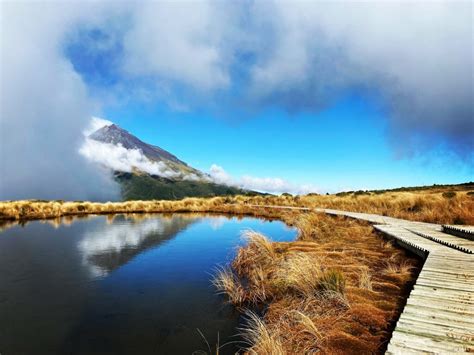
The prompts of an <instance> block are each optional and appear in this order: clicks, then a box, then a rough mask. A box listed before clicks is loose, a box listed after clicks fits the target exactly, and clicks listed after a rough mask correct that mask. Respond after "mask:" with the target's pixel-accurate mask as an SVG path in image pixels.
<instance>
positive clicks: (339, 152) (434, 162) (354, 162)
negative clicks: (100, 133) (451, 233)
mask: <svg viewBox="0 0 474 355" xmlns="http://www.w3.org/2000/svg"><path fill="white" fill-rule="evenodd" d="M104 113H105V116H106V118H107V119H110V120H112V121H113V122H115V123H117V124H119V125H120V126H121V127H123V128H125V129H127V130H128V131H130V132H131V133H133V134H135V135H136V136H138V137H140V138H141V139H142V140H144V141H146V142H149V143H152V144H156V145H159V146H161V147H162V148H164V149H167V150H169V151H170V152H173V153H174V154H176V155H177V156H178V157H180V158H181V159H183V160H185V161H186V162H188V163H189V164H190V165H192V166H195V167H196V168H198V169H201V170H204V171H207V170H209V167H210V166H211V165H212V164H218V165H220V166H222V167H223V168H224V169H225V170H226V171H227V172H229V173H230V174H231V175H233V176H241V175H252V176H259V177H281V178H284V179H286V180H288V181H291V182H293V183H295V184H312V185H314V186H316V187H318V188H319V189H321V191H323V192H325V191H330V192H333V191H341V190H351V189H373V188H388V187H398V186H413V185H429V184H434V183H438V184H440V183H458V182H466V181H470V180H472V179H473V175H472V170H470V168H469V167H468V166H467V165H465V164H464V163H463V162H462V161H459V162H457V161H454V162H453V160H452V159H450V158H451V157H450V156H449V153H447V152H445V151H443V150H440V151H437V152H429V154H427V155H425V156H421V157H420V156H411V157H403V158H397V157H396V156H395V153H394V151H393V149H392V147H391V146H390V143H389V140H388V137H387V134H388V132H387V127H386V124H385V122H386V117H384V114H383V112H380V111H379V110H377V108H374V107H373V105H371V104H370V102H367V100H365V99H364V98H363V97H351V98H346V99H344V100H341V101H340V102H338V103H336V104H335V105H334V106H332V107H330V108H329V109H327V110H324V111H323V112H319V113H305V114H291V113H288V112H286V111H284V110H281V109H280V110H279V109H273V108H268V109H264V110H262V112H260V113H258V114H257V115H256V117H253V116H252V117H250V118H245V117H242V118H241V119H239V120H234V119H232V120H228V119H226V117H225V112H224V113H222V114H220V115H215V114H213V113H212V112H206V111H199V112H192V111H191V112H176V111H173V110H170V109H169V108H167V107H163V106H159V107H154V106H150V105H130V106H127V107H121V106H120V107H114V108H110V109H108V110H106V111H105V112H104ZM453 167H456V168H455V169H453Z"/></svg>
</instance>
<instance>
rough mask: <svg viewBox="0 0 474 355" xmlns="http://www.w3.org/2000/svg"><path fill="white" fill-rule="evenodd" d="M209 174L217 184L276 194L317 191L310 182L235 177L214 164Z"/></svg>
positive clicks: (247, 176) (248, 176)
mask: <svg viewBox="0 0 474 355" xmlns="http://www.w3.org/2000/svg"><path fill="white" fill-rule="evenodd" d="M209 175H210V176H211V179H212V180H213V181H214V182H216V183H218V184H225V185H230V186H238V187H241V188H244V189H248V190H254V191H260V192H268V193H277V194H280V193H283V192H289V193H291V194H298V195H299V194H307V193H310V192H318V191H319V189H318V188H317V187H315V186H313V185H311V184H305V185H298V184H294V183H291V182H289V181H287V180H285V179H281V178H271V177H264V178H260V177H254V176H250V175H244V176H242V177H241V178H240V179H235V178H233V177H232V176H231V175H229V174H228V173H227V172H226V171H225V170H224V168H222V167H221V166H219V165H216V164H212V166H211V168H210V170H209Z"/></svg>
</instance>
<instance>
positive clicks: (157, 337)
mask: <svg viewBox="0 0 474 355" xmlns="http://www.w3.org/2000/svg"><path fill="white" fill-rule="evenodd" d="M245 229H253V230H256V231H261V232H262V233H265V234H266V235H268V236H269V237H271V238H272V239H273V240H279V241H282V240H291V239H293V238H294V237H295V231H294V230H291V229H288V228H287V227H286V226H285V225H284V224H283V223H281V222H269V221H262V220H258V219H253V218H243V219H237V218H230V219H228V218H227V217H222V216H197V215H173V216H163V215H150V216H145V217H144V216H140V217H139V218H137V217H136V216H135V217H133V216H130V215H128V216H123V215H118V216H115V217H114V218H111V217H110V216H109V217H104V216H95V217H89V218H87V219H79V220H75V221H73V222H70V223H69V224H65V223H62V224H59V225H55V226H54V225H53V224H52V223H51V222H48V223H46V222H39V221H36V222H31V223H28V224H27V225H26V226H23V227H22V226H19V225H17V226H13V227H11V228H8V229H6V230H5V231H3V232H1V233H0V354H2V355H10V354H12V355H16V354H191V353H193V352H194V351H197V350H205V351H207V346H206V344H205V342H204V341H203V339H202V338H201V336H200V335H199V333H198V331H197V330H196V329H200V330H201V331H202V333H204V335H205V336H206V338H207V340H208V341H209V343H210V344H211V346H215V344H216V343H217V334H218V333H219V336H220V344H223V343H225V342H228V341H235V340H238V338H237V337H235V334H236V333H237V330H236V327H238V325H239V321H241V319H240V317H239V314H238V313H237V312H236V311H235V310H234V309H233V308H232V307H231V306H229V305H225V303H224V302H223V301H224V298H223V297H222V296H219V295H216V293H215V289H214V288H213V286H212V285H211V283H210V279H211V277H212V276H211V275H212V273H213V272H214V270H215V267H216V265H223V264H226V263H228V262H229V261H230V260H231V259H232V258H233V256H234V255H235V248H236V246H237V245H238V244H239V243H241V239H240V233H241V231H242V230H245ZM235 350H236V348H235V346H234V345H228V346H226V347H224V348H223V349H222V350H221V354H226V353H233V352H234V351H235Z"/></svg>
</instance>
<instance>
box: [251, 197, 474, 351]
mask: <svg viewBox="0 0 474 355" xmlns="http://www.w3.org/2000/svg"><path fill="white" fill-rule="evenodd" d="M259 207H263V206H259ZM266 207H272V208H286V207H285V206H266ZM292 209H295V208H294V207H293V208H292ZM296 209H299V208H296ZM301 210H304V211H311V209H308V208H301ZM314 211H317V212H323V213H327V214H331V215H339V216H345V217H350V218H356V219H360V220H365V221H368V222H370V223H373V224H374V228H375V229H376V230H378V231H380V232H382V233H384V234H386V235H388V236H390V237H392V238H393V239H394V240H395V241H396V242H397V243H398V244H399V245H401V246H402V247H404V248H406V249H409V250H411V251H412V252H414V253H416V254H418V255H419V256H420V257H422V258H424V260H425V262H424V265H423V268H422V270H421V272H420V274H419V276H418V279H417V280H416V283H415V286H414V288H413V290H412V291H411V293H410V295H409V298H408V300H407V303H406V306H405V308H404V309H403V312H402V314H401V315H400V318H399V320H398V322H397V325H396V327H395V330H394V331H393V334H392V338H391V339H390V343H389V344H388V348H387V352H386V353H387V354H454V353H465V352H474V227H469V226H441V225H438V224H432V223H422V222H412V221H407V220H403V219H397V218H392V217H385V216H380V215H375V214H367V213H356V212H346V211H338V210H331V209H322V208H317V209H314Z"/></svg>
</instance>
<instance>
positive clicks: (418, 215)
mask: <svg viewBox="0 0 474 355" xmlns="http://www.w3.org/2000/svg"><path fill="white" fill-rule="evenodd" d="M249 205H282V206H302V207H323V208H332V209H340V210H346V211H354V212H367V213H376V214H381V215H386V216H391V217H397V218H403V219H408V220H415V221H422V222H431V223H447V224H471V225H474V213H473V212H472V211H474V190H472V187H471V186H470V185H468V186H467V187H462V186H457V187H456V188H453V187H449V188H440V187H437V188H432V189H422V190H419V191H386V192H383V191H382V192H364V191H362V192H360V191H357V192H351V193H343V194H337V195H315V194H309V195H305V196H291V195H284V196H253V197H252V196H226V197H213V198H186V199H183V200H179V201H157V200H152V201H126V202H114V203H112V202H108V203H92V202H85V201H74V202H64V201H38V200H24V201H5V202H0V219H6V220H8V219H11V220H28V219H43V218H57V217H61V216H68V215H84V214H106V213H130V212H133V213H152V212H219V213H236V214H240V213H242V214H259V213H268V212H261V209H256V208H253V207H251V206H249ZM271 213H273V212H271Z"/></svg>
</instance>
